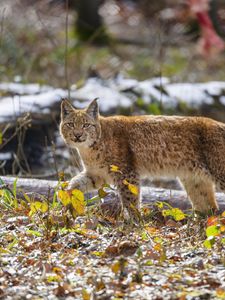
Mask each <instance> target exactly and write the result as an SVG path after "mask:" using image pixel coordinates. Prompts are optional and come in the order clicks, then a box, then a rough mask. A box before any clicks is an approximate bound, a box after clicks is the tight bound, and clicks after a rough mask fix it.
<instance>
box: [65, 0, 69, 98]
mask: <svg viewBox="0 0 225 300" xmlns="http://www.w3.org/2000/svg"><path fill="white" fill-rule="evenodd" d="M68 17H69V0H66V25H65V37H66V38H65V79H66V87H67V90H68V98H69V99H70V82H69V73H68Z"/></svg>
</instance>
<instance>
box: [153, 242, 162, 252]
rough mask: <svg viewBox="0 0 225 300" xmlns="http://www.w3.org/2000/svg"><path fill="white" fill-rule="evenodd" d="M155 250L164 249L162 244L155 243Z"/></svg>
mask: <svg viewBox="0 0 225 300" xmlns="http://www.w3.org/2000/svg"><path fill="white" fill-rule="evenodd" d="M154 250H155V251H158V252H159V251H161V250H162V245H161V244H155V246H154Z"/></svg>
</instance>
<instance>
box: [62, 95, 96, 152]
mask: <svg viewBox="0 0 225 300" xmlns="http://www.w3.org/2000/svg"><path fill="white" fill-rule="evenodd" d="M60 133H61V136H62V137H63V139H64V141H65V142H66V144H67V145H68V146H69V147H72V148H74V147H78V148H79V147H80V146H81V147H91V146H92V145H93V144H95V142H96V141H97V140H98V139H99V138H100V136H101V126H100V122H99V111H98V102H97V99H94V100H93V101H92V102H91V103H90V104H89V106H88V107H87V108H85V109H82V110H78V109H76V108H74V107H73V106H72V104H71V103H70V102H69V101H67V100H63V101H62V104H61V123H60Z"/></svg>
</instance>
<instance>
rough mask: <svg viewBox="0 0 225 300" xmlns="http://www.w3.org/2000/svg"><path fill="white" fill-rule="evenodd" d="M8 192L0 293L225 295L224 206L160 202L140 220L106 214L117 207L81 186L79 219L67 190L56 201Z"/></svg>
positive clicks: (0, 231)
mask: <svg viewBox="0 0 225 300" xmlns="http://www.w3.org/2000/svg"><path fill="white" fill-rule="evenodd" d="M8 193H9V192H8V191H7V190H4V189H3V190H1V200H0V201H1V202H0V220H1V221H0V245H1V246H0V298H1V299H83V300H89V299H90V300H91V299H99V300H100V299H101V300H102V299H111V300H119V299H158V300H159V299H180V300H185V299H225V213H223V214H221V215H220V216H211V217H209V218H203V217H196V216H193V215H186V214H184V213H183V212H182V211H181V210H179V209H175V208H173V207H171V206H168V205H166V204H165V203H163V202H158V203H156V204H155V206H154V207H153V208H151V209H150V208H147V207H145V208H144V209H143V221H142V223H141V224H140V225H139V226H136V225H134V224H132V223H130V224H129V222H128V221H126V222H125V221H115V219H113V218H112V216H111V217H110V215H109V214H106V211H107V210H108V209H109V210H110V211H111V212H112V211H113V209H114V210H115V207H114V208H112V207H111V208H110V207H108V208H107V210H106V209H104V213H103V208H102V206H101V205H99V204H96V205H91V206H87V207H86V208H85V201H84V198H83V196H82V193H79V192H77V194H76V201H75V202H73V200H71V199H72V198H71V199H70V200H71V203H72V207H73V210H72V212H73V216H74V217H75V218H72V217H71V215H69V214H68V211H67V210H66V207H65V205H67V204H68V203H69V201H70V200H69V198H68V197H67V196H66V195H67V194H66V192H62V194H60V199H61V200H60V201H58V200H56V199H55V200H53V202H51V203H49V202H48V201H47V200H46V199H45V200H43V201H42V202H39V201H37V200H34V199H33V200H31V199H30V198H29V197H28V196H25V199H26V201H24V200H23V201H22V200H18V199H16V198H15V197H13V196H12V195H9V194H8ZM12 193H14V192H13V191H12ZM101 193H103V191H101ZM74 195H75V194H74ZM102 196H104V195H102ZM74 197H75V196H74ZM74 199H75V198H74Z"/></svg>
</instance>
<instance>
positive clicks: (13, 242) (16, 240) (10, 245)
mask: <svg viewBox="0 0 225 300" xmlns="http://www.w3.org/2000/svg"><path fill="white" fill-rule="evenodd" d="M17 244H18V239H17V238H14V240H13V241H12V242H11V243H10V244H9V245H8V246H7V249H8V250H11V249H12V248H13V247H14V246H15V245H17Z"/></svg>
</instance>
